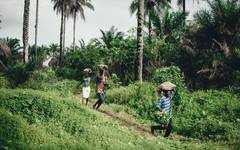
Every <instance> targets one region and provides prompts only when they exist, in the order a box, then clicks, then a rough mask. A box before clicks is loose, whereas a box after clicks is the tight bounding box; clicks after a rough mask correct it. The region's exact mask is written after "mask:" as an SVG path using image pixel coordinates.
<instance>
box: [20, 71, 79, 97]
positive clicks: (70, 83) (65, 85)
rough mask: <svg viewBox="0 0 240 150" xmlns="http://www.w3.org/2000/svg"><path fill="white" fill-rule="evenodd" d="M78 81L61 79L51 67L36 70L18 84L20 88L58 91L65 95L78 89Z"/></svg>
mask: <svg viewBox="0 0 240 150" xmlns="http://www.w3.org/2000/svg"><path fill="white" fill-rule="evenodd" d="M79 84H80V83H79V82H78V81H75V80H62V79H61V78H59V77H57V75H56V73H55V71H54V70H53V69H51V68H50V69H46V70H36V71H34V72H33V73H32V74H31V75H30V77H29V79H28V80H27V81H26V82H25V83H23V84H22V85H20V86H19V87H22V88H30V89H35V90H43V91H49V90H50V91H59V92H60V94H61V95H63V96H67V95H68V94H70V93H73V92H76V90H79Z"/></svg>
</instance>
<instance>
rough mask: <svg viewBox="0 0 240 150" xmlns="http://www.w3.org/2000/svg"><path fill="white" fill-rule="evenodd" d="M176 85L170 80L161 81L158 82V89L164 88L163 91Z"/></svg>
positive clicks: (170, 89)
mask: <svg viewBox="0 0 240 150" xmlns="http://www.w3.org/2000/svg"><path fill="white" fill-rule="evenodd" d="M176 87H177V86H176V85H175V84H173V83H171V82H163V83H162V84H160V86H159V89H162V90H165V91H172V90H174V89H175V88H176Z"/></svg>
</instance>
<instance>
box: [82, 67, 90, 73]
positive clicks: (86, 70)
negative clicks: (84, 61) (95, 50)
mask: <svg viewBox="0 0 240 150" xmlns="http://www.w3.org/2000/svg"><path fill="white" fill-rule="evenodd" d="M91 72H92V70H91V69H90V68H85V69H84V70H83V73H84V74H89V73H91Z"/></svg>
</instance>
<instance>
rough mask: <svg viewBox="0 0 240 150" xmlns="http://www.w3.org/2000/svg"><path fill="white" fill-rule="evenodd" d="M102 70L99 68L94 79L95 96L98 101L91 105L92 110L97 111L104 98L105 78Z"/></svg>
mask: <svg viewBox="0 0 240 150" xmlns="http://www.w3.org/2000/svg"><path fill="white" fill-rule="evenodd" d="M104 72H105V70H104V68H101V69H100V70H99V75H98V76H97V78H96V94H97V97H98V100H97V101H96V103H95V104H94V105H93V109H96V110H97V109H98V108H99V107H100V106H101V105H102V103H103V102H104V98H105V95H104V94H105V89H104V88H105V82H106V77H105V75H104Z"/></svg>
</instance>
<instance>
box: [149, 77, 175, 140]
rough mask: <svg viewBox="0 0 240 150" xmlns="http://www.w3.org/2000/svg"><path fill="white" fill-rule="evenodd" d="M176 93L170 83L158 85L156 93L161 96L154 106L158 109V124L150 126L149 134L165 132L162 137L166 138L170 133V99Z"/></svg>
mask: <svg viewBox="0 0 240 150" xmlns="http://www.w3.org/2000/svg"><path fill="white" fill-rule="evenodd" d="M175 91H176V86H175V85H174V84H172V83H170V82H165V83H163V84H161V85H160V87H159V88H158V90H157V92H158V95H159V96H161V98H160V100H159V101H158V102H157V104H156V106H157V108H158V109H159V113H158V114H159V124H160V125H156V126H151V133H152V134H154V131H155V130H157V129H158V130H166V132H165V135H164V137H168V136H169V135H170V133H171V131H172V98H173V96H174V93H175Z"/></svg>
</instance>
